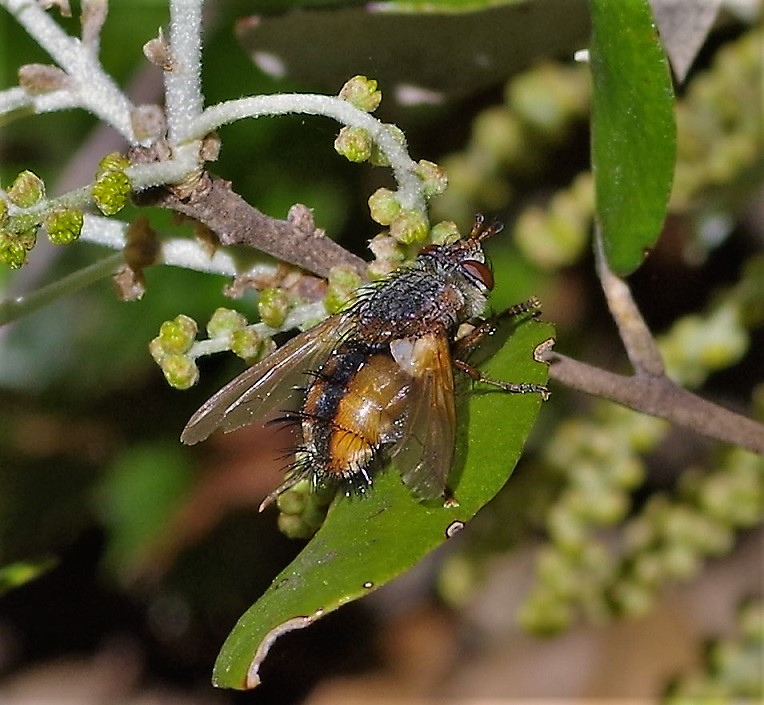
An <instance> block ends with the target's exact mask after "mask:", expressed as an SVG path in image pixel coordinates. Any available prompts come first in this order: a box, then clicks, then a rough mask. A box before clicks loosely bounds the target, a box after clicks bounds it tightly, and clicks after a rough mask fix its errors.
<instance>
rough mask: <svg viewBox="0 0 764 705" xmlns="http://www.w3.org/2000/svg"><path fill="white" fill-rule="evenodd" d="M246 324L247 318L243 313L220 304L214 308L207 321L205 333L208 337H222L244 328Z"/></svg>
mask: <svg viewBox="0 0 764 705" xmlns="http://www.w3.org/2000/svg"><path fill="white" fill-rule="evenodd" d="M246 325H247V319H246V317H245V316H244V315H243V314H241V313H239V312H238V311H234V310H233V309H230V308H223V307H222V306H221V307H220V308H217V309H215V312H214V313H213V314H212V316H211V317H210V320H209V322H208V323H207V335H209V336H210V338H222V337H224V336H227V335H230V334H231V333H233V331H235V330H239V329H241V328H244V326H246Z"/></svg>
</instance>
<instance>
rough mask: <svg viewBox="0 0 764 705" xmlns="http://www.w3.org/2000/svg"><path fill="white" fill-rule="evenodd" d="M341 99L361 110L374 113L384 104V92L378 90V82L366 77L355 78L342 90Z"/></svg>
mask: <svg viewBox="0 0 764 705" xmlns="http://www.w3.org/2000/svg"><path fill="white" fill-rule="evenodd" d="M339 97H340V98H342V100H346V101H347V102H348V103H351V104H352V105H354V106H355V107H356V108H358V109H359V110H363V111H364V112H367V113H373V112H374V111H375V110H376V109H377V108H378V107H379V104H380V102H382V91H379V90H377V82H376V81H375V80H374V79H372V78H366V76H353V78H351V79H350V80H349V81H347V82H346V83H345V85H344V86H342V88H341V89H340V92H339Z"/></svg>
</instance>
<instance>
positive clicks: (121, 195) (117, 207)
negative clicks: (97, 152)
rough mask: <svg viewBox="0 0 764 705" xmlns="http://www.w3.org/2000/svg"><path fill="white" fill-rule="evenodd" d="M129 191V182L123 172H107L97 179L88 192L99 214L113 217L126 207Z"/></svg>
mask: <svg viewBox="0 0 764 705" xmlns="http://www.w3.org/2000/svg"><path fill="white" fill-rule="evenodd" d="M130 190H131V189H130V180H129V179H128V178H127V176H126V175H125V173H124V172H121V171H107V172H105V173H103V174H102V175H101V176H99V177H98V178H97V180H96V182H95V183H94V184H93V186H92V188H91V191H90V192H91V194H92V196H93V200H94V201H95V204H96V206H98V210H100V211H101V213H103V214H104V215H114V214H116V213H119V211H121V210H122V209H123V208H124V207H125V206H126V205H127V197H128V195H129V194H130Z"/></svg>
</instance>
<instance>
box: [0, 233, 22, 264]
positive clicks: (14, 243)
mask: <svg viewBox="0 0 764 705" xmlns="http://www.w3.org/2000/svg"><path fill="white" fill-rule="evenodd" d="M26 260H27V250H26V248H25V247H24V246H23V245H22V244H21V243H20V242H19V241H18V240H17V239H16V238H14V237H12V236H11V237H9V236H8V235H7V234H2V235H0V262H2V263H3V264H5V265H6V266H8V267H10V268H11V269H19V268H20V267H23V266H24V264H26Z"/></svg>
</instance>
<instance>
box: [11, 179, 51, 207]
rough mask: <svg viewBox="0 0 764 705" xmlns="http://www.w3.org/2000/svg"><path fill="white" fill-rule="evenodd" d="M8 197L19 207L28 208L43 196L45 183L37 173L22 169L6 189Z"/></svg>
mask: <svg viewBox="0 0 764 705" xmlns="http://www.w3.org/2000/svg"><path fill="white" fill-rule="evenodd" d="M8 198H9V199H10V200H11V202H12V203H14V204H15V205H17V206H18V207H19V208H29V207H30V206H33V205H34V204H35V203H38V202H39V201H41V200H42V199H43V198H45V184H44V183H43V180H42V179H41V178H40V177H39V176H37V174H34V173H33V172H31V171H29V170H25V171H22V172H21V173H20V174H19V175H18V176H17V177H16V178H15V179H14V181H13V183H12V184H11V187H10V188H9V189H8Z"/></svg>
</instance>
